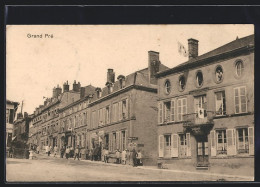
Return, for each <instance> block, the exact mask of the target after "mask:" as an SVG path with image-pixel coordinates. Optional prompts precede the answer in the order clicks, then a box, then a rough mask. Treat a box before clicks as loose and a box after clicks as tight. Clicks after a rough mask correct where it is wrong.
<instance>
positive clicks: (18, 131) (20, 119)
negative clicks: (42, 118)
mask: <svg viewBox="0 0 260 187" xmlns="http://www.w3.org/2000/svg"><path fill="white" fill-rule="evenodd" d="M17 115H18V116H17V120H15V121H14V128H13V140H15V141H19V142H23V143H24V144H27V141H28V137H29V124H30V122H31V118H32V117H33V116H32V115H30V116H29V115H28V113H27V112H24V115H22V113H18V114H17Z"/></svg>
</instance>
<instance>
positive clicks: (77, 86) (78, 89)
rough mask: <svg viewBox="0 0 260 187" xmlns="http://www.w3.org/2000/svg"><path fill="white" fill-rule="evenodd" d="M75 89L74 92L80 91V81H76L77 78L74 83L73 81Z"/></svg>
mask: <svg viewBox="0 0 260 187" xmlns="http://www.w3.org/2000/svg"><path fill="white" fill-rule="evenodd" d="M73 91H74V92H79V91H80V82H78V84H77V82H76V80H74V83H73Z"/></svg>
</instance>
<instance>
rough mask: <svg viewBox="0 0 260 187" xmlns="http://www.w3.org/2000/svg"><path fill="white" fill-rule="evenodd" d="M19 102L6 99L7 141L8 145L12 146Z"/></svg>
mask: <svg viewBox="0 0 260 187" xmlns="http://www.w3.org/2000/svg"><path fill="white" fill-rule="evenodd" d="M18 105H19V103H18V102H14V101H10V100H6V113H5V116H6V119H5V120H6V123H5V124H6V126H5V130H6V132H5V141H6V144H5V145H6V147H10V145H11V142H12V138H13V123H14V120H15V115H16V111H17V108H18Z"/></svg>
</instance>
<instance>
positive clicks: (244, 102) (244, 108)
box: [240, 87, 247, 112]
mask: <svg viewBox="0 0 260 187" xmlns="http://www.w3.org/2000/svg"><path fill="white" fill-rule="evenodd" d="M240 102H241V111H240V112H247V99H246V87H241V88H240Z"/></svg>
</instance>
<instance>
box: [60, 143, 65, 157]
mask: <svg viewBox="0 0 260 187" xmlns="http://www.w3.org/2000/svg"><path fill="white" fill-rule="evenodd" d="M64 152H65V148H64V146H62V147H61V149H60V157H61V158H63V155H64Z"/></svg>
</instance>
